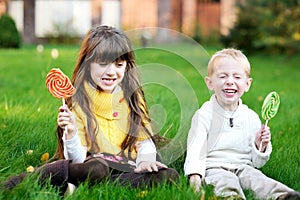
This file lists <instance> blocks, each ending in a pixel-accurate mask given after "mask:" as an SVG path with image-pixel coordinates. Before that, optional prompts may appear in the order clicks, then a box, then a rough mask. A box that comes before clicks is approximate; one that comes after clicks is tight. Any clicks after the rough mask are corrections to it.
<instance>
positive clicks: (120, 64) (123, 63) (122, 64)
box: [117, 62, 126, 67]
mask: <svg viewBox="0 0 300 200" xmlns="http://www.w3.org/2000/svg"><path fill="white" fill-rule="evenodd" d="M125 63H126V62H119V63H117V66H118V67H123V66H124V65H125Z"/></svg>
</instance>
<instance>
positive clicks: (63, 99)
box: [61, 98, 68, 134]
mask: <svg viewBox="0 0 300 200" xmlns="http://www.w3.org/2000/svg"><path fill="white" fill-rule="evenodd" d="M61 99H62V104H63V105H66V101H65V98H61ZM64 133H65V134H68V128H67V126H65V130H64Z"/></svg>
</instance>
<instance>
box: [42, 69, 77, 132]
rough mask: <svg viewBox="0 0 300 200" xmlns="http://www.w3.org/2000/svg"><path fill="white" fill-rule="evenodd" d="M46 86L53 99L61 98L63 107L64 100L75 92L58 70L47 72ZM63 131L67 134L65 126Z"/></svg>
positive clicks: (68, 80) (66, 78) (69, 82)
mask: <svg viewBox="0 0 300 200" xmlns="http://www.w3.org/2000/svg"><path fill="white" fill-rule="evenodd" d="M46 86H47V88H48V90H49V92H50V93H51V94H52V95H53V96H54V97H56V98H62V103H63V105H65V98H67V97H71V96H72V95H73V94H74V92H75V88H74V87H73V85H72V82H71V81H70V79H69V78H68V77H67V76H66V75H65V74H64V73H63V72H62V71H61V70H60V69H58V68H53V69H51V70H50V71H49V72H48V74H47V76H46ZM64 131H65V133H68V131H67V126H65V130H64Z"/></svg>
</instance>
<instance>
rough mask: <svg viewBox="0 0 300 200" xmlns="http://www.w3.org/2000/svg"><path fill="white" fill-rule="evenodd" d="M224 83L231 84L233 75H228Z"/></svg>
mask: <svg viewBox="0 0 300 200" xmlns="http://www.w3.org/2000/svg"><path fill="white" fill-rule="evenodd" d="M226 84H228V85H232V84H233V77H231V76H229V77H228V78H227V80H226Z"/></svg>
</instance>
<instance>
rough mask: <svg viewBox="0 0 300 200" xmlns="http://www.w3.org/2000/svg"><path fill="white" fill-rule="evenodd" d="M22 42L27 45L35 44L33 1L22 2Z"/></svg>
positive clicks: (25, 0)
mask: <svg viewBox="0 0 300 200" xmlns="http://www.w3.org/2000/svg"><path fill="white" fill-rule="evenodd" d="M23 41H24V43H27V44H34V43H36V36H35V0H24V31H23Z"/></svg>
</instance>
